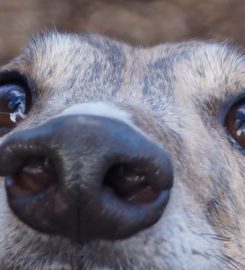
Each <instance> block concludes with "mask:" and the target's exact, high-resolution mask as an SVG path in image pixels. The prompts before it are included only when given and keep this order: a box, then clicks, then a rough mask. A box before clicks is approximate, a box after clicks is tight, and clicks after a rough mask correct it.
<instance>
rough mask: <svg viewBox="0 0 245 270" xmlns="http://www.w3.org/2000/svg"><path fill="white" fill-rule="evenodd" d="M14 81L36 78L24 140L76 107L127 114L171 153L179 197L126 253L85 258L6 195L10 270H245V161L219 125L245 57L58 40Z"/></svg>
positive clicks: (17, 65) (5, 251)
mask: <svg viewBox="0 0 245 270" xmlns="http://www.w3.org/2000/svg"><path fill="white" fill-rule="evenodd" d="M6 70H17V71H19V72H21V73H23V74H25V76H27V78H29V80H31V82H32V85H33V89H34V91H35V99H34V102H33V105H32V109H31V111H30V112H29V115H28V116H27V118H26V119H25V120H24V121H23V122H22V123H20V124H19V126H18V127H17V128H16V130H22V129H26V128H29V127H34V126H38V125H40V124H41V123H44V122H45V121H47V120H48V119H50V118H53V117H55V116H57V115H58V114H60V113H62V111H64V110H65V109H67V108H69V107H71V106H72V105H74V104H81V106H83V105H82V104H84V103H85V102H86V103H92V102H93V103H94V102H103V103H105V104H108V106H109V107H110V108H113V106H115V107H116V108H117V110H118V111H117V110H115V111H117V113H118V114H120V115H124V114H123V113H124V112H125V115H128V116H129V118H130V120H128V119H127V121H131V123H132V124H133V125H134V126H135V127H136V128H138V129H140V130H141V132H143V133H145V134H146V135H147V136H148V137H150V138H151V139H152V140H154V141H157V142H159V143H160V144H162V145H164V147H165V148H166V149H167V150H168V151H169V153H170V154H171V157H172V161H173V165H174V187H173V189H172V191H171V197H170V201H169V203H168V206H167V208H166V210H165V211H164V213H163V215H162V217H161V219H160V220H159V221H158V222H157V223H156V224H155V225H154V226H152V227H151V228H149V229H147V230H145V231H142V232H140V233H138V234H136V235H134V236H133V237H131V238H130V239H126V240H123V241H116V242H106V241H95V242H91V243H88V244H87V245H84V246H76V245H74V244H72V243H71V242H69V241H68V240H66V239H63V238H61V237H58V236H57V237H56V236H55V237H50V236H47V235H45V234H41V233H39V232H37V231H35V230H33V229H31V228H29V227H28V226H26V225H25V224H23V223H22V222H21V221H19V220H18V219H17V218H16V217H15V216H14V214H13V213H12V212H11V210H10V209H9V207H8V204H7V202H6V195H5V190H4V186H3V185H2V186H1V190H0V205H1V207H0V231H1V234H0V265H1V266H0V269H1V270H14V269H21V270H30V269H35V270H39V269H40V270H41V269H42V270H48V269H56V270H61V269H63V270H68V269H69V270H71V269H74V270H81V269H86V270H95V269H98V270H102V269H156V270H157V269H158V270H196V269H199V270H210V269H213V270H221V269H241V270H242V269H244V268H245V257H244V251H245V229H244V228H245V181H244V179H245V165H244V160H245V157H244V155H243V154H242V153H241V152H240V151H238V150H237V149H236V148H235V147H234V146H233V145H232V143H231V142H230V141H229V139H228V136H227V132H226V130H225V128H224V125H223V121H222V119H221V118H220V117H219V115H220V114H221V113H222V110H223V108H224V106H225V105H226V104H227V102H229V99H230V98H231V96H237V95H239V94H241V93H242V92H243V91H244V89H245V76H244V75H245V58H244V57H243V56H242V55H241V54H240V53H239V52H237V51H236V50H234V49H233V48H232V47H231V46H229V45H224V44H216V43H213V42H206V43H205V42H194V41H193V42H184V43H178V44H164V45H159V46H156V47H153V48H149V49H141V48H134V47H130V46H128V45H125V44H123V43H119V42H116V41H112V40H109V39H107V38H103V37H100V36H94V35H88V34H86V35H70V34H58V33H49V34H44V35H41V36H38V37H36V38H35V39H33V40H32V41H31V42H30V43H29V45H28V47H27V48H26V49H25V50H24V51H23V54H22V55H21V56H19V57H18V58H17V59H15V60H14V61H12V62H11V63H10V64H8V65H7V66H4V67H2V68H1V71H6ZM109 107H108V108H109ZM81 108H82V107H81ZM120 110H121V111H122V113H119V111H120ZM107 113H108V112H107ZM112 113H113V109H112ZM120 117H121V116H120ZM13 132H15V130H14V131H13ZM6 136H8V135H6ZM2 140H4V137H3V138H1V139H0V143H1V141H2Z"/></svg>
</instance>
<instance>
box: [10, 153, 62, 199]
mask: <svg viewBox="0 0 245 270" xmlns="http://www.w3.org/2000/svg"><path fill="white" fill-rule="evenodd" d="M57 179H58V176H57V173H56V170H55V168H54V165H53V164H52V161H51V160H49V159H48V158H46V157H38V158H37V157H35V158H29V159H28V160H27V161H26V162H24V164H23V165H22V167H21V168H20V169H19V170H18V171H17V172H16V173H15V174H13V175H12V176H11V177H9V178H8V181H7V186H8V187H9V188H14V189H15V191H16V192H24V193H27V194H35V193H40V192H43V191H45V190H47V189H48V188H49V187H51V186H54V185H55V184H56V183H57Z"/></svg>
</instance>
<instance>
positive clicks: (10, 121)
mask: <svg viewBox="0 0 245 270" xmlns="http://www.w3.org/2000/svg"><path fill="white" fill-rule="evenodd" d="M26 106H27V97H26V91H25V89H24V88H23V87H22V86H21V85H18V84H5V85H0V136H3V135H5V134H6V133H7V132H9V131H10V130H11V129H12V128H14V127H15V126H16V124H17V123H18V122H19V121H21V120H23V119H24V118H25V113H26V110H27V107H26Z"/></svg>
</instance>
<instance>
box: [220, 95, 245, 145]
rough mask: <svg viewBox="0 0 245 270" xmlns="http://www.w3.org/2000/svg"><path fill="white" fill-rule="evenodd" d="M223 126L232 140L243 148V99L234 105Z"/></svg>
mask: <svg viewBox="0 0 245 270" xmlns="http://www.w3.org/2000/svg"><path fill="white" fill-rule="evenodd" d="M225 126H226V128H227V130H228V131H229V133H230V134H231V136H232V138H233V139H234V140H235V141H236V142H237V143H238V144H239V145H240V146H241V147H243V148H244V147H245V99H242V100H240V101H238V102H237V103H235V104H234V105H233V106H232V107H231V108H230V110H229V111H228V114H227V116H226V120H225Z"/></svg>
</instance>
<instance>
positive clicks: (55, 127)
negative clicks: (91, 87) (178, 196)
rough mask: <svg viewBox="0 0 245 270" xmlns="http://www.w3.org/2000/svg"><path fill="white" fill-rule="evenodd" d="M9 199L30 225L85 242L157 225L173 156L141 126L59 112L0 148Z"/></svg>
mask: <svg viewBox="0 0 245 270" xmlns="http://www.w3.org/2000/svg"><path fill="white" fill-rule="evenodd" d="M0 153H1V156H0V175H2V176H5V185H6V190H7V197H8V202H9V205H10V207H11V209H12V210H13V212H14V213H15V214H16V215H17V216H18V217H19V218H20V219H21V220H22V221H24V222H25V223H26V224H28V225H29V226H31V227H33V228H35V229H37V230H39V231H41V232H45V233H49V234H58V235H63V236H66V237H70V238H72V239H75V240H78V241H83V240H90V239H94V238H102V239H120V238H125V237H128V236H131V235H132V234H134V233H136V232H138V231H140V230H142V229H145V228H147V227H149V226H151V225H153V224H154V223H155V222H156V221H157V220H158V219H159V218H160V217H161V214H162V212H163V210H164V208H165V206H166V204H167V202H168V198H169V194H170V188H171V186H172V183H173V169H172V164H171V160H170V157H169V155H168V153H167V152H166V151H165V150H164V149H163V148H162V147H161V146H159V145H158V144H156V143H153V142H152V141H151V140H149V139H148V138H147V137H146V136H145V135H143V133H141V132H140V131H138V130H137V129H135V128H133V127H131V126H129V125H127V124H125V123H123V122H121V121H118V120H113V119H109V118H105V117H98V116H81V115H77V116H74V115H73V116H62V117H59V118H55V119H53V120H50V121H49V122H47V123H45V124H44V125H42V126H39V127H37V128H34V129H30V130H25V131H19V132H16V133H13V134H11V135H9V136H8V137H7V138H6V139H5V141H4V142H3V143H2V144H1V146H0Z"/></svg>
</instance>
